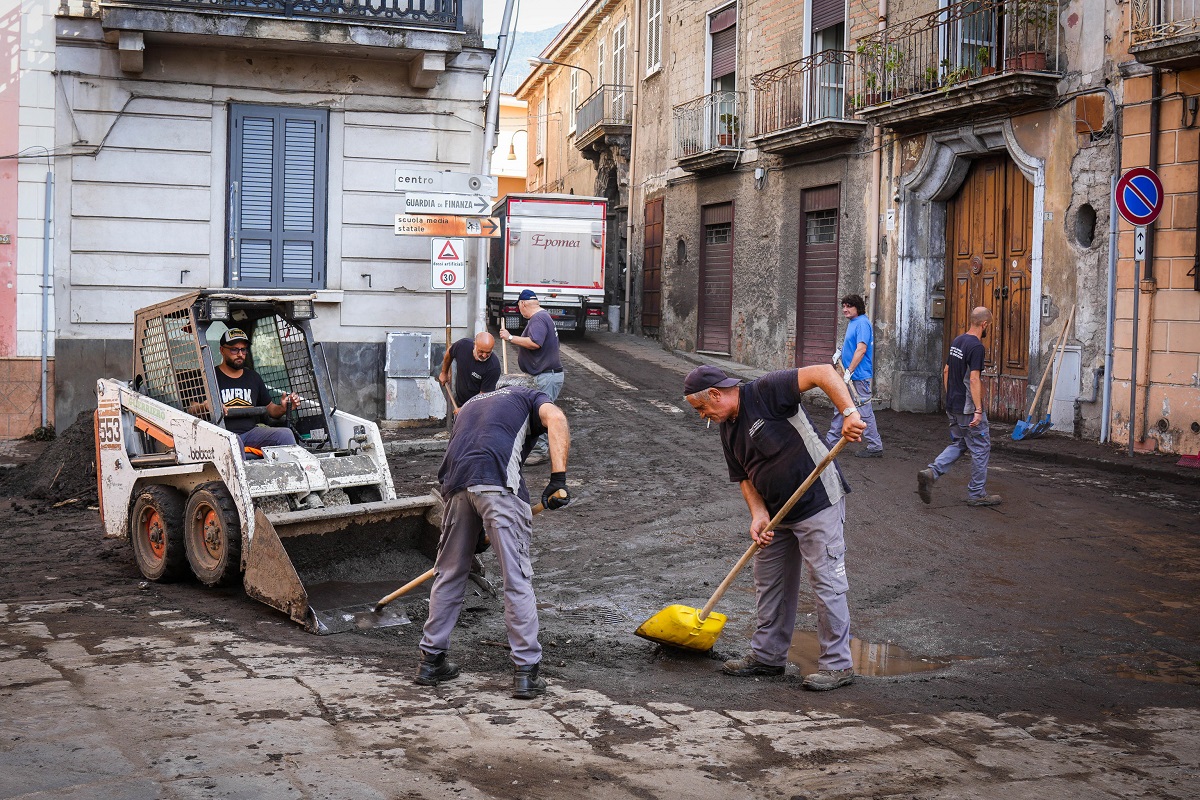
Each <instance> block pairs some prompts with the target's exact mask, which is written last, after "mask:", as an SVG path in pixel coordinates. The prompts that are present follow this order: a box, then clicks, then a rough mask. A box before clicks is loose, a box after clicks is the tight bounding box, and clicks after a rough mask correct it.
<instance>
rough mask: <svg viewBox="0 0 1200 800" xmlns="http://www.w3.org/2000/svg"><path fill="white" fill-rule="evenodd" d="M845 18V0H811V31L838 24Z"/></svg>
mask: <svg viewBox="0 0 1200 800" xmlns="http://www.w3.org/2000/svg"><path fill="white" fill-rule="evenodd" d="M845 20H846V0H812V29H813V33H816V32H817V31H823V30H825V29H826V28H832V27H833V26H834V25H840V24H841V23H843V22H845Z"/></svg>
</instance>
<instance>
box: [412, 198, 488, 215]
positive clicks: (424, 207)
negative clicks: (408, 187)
mask: <svg viewBox="0 0 1200 800" xmlns="http://www.w3.org/2000/svg"><path fill="white" fill-rule="evenodd" d="M491 208H492V201H491V200H490V199H489V198H487V197H484V196H483V195H481V194H430V193H425V192H405V193H404V211H405V212H406V213H408V214H450V215H452V216H458V217H486V216H487V215H488V212H489V211H490V210H491Z"/></svg>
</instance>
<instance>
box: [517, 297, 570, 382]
mask: <svg viewBox="0 0 1200 800" xmlns="http://www.w3.org/2000/svg"><path fill="white" fill-rule="evenodd" d="M521 335H522V336H528V337H529V338H530V339H533V341H534V342H536V343H537V346H538V349H537V350H526V349H525V348H524V347H520V348H518V349H517V364H518V365H519V366H520V367H521V371H522V372H524V373H525V374H526V375H541V374H542V373H543V372H561V371H562V361H560V360H559V357H558V330H557V329H556V328H555V327H554V318H553V317H551V316H550V312H548V311H546V310H545V309H542V310H540V311H538V312H537V313H536V314H534V315H533V316H532V317H530V318H529V321H528V322H526V323H525V330H524V331H523V332H522V333H521Z"/></svg>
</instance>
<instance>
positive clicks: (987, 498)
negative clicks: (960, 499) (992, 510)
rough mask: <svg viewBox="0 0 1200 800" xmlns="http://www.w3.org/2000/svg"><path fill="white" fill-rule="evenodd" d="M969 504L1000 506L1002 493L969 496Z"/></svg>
mask: <svg viewBox="0 0 1200 800" xmlns="http://www.w3.org/2000/svg"><path fill="white" fill-rule="evenodd" d="M967 505H969V506H998V505H1000V495H998V494H985V495H984V496H983V497H968V498H967Z"/></svg>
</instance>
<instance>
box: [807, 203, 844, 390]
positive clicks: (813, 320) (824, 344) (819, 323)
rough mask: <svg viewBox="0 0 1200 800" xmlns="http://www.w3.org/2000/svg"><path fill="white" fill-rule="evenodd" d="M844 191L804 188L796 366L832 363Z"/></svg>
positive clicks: (837, 309) (834, 342) (837, 310)
mask: <svg viewBox="0 0 1200 800" xmlns="http://www.w3.org/2000/svg"><path fill="white" fill-rule="evenodd" d="M840 205H841V190H840V188H839V187H838V186H836V185H835V186H823V187H821V188H819V189H808V190H805V192H804V196H803V200H802V204H801V208H802V209H803V210H802V211H801V212H800V232H801V236H800V265H799V270H798V275H797V280H796V366H798V367H806V366H812V365H813V364H828V363H829V362H830V361H831V360H832V358H833V351H834V350H835V349H836V348H837V320H838V312H839V306H838V302H837V301H838V296H837V287H838V208H839V206H840Z"/></svg>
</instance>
